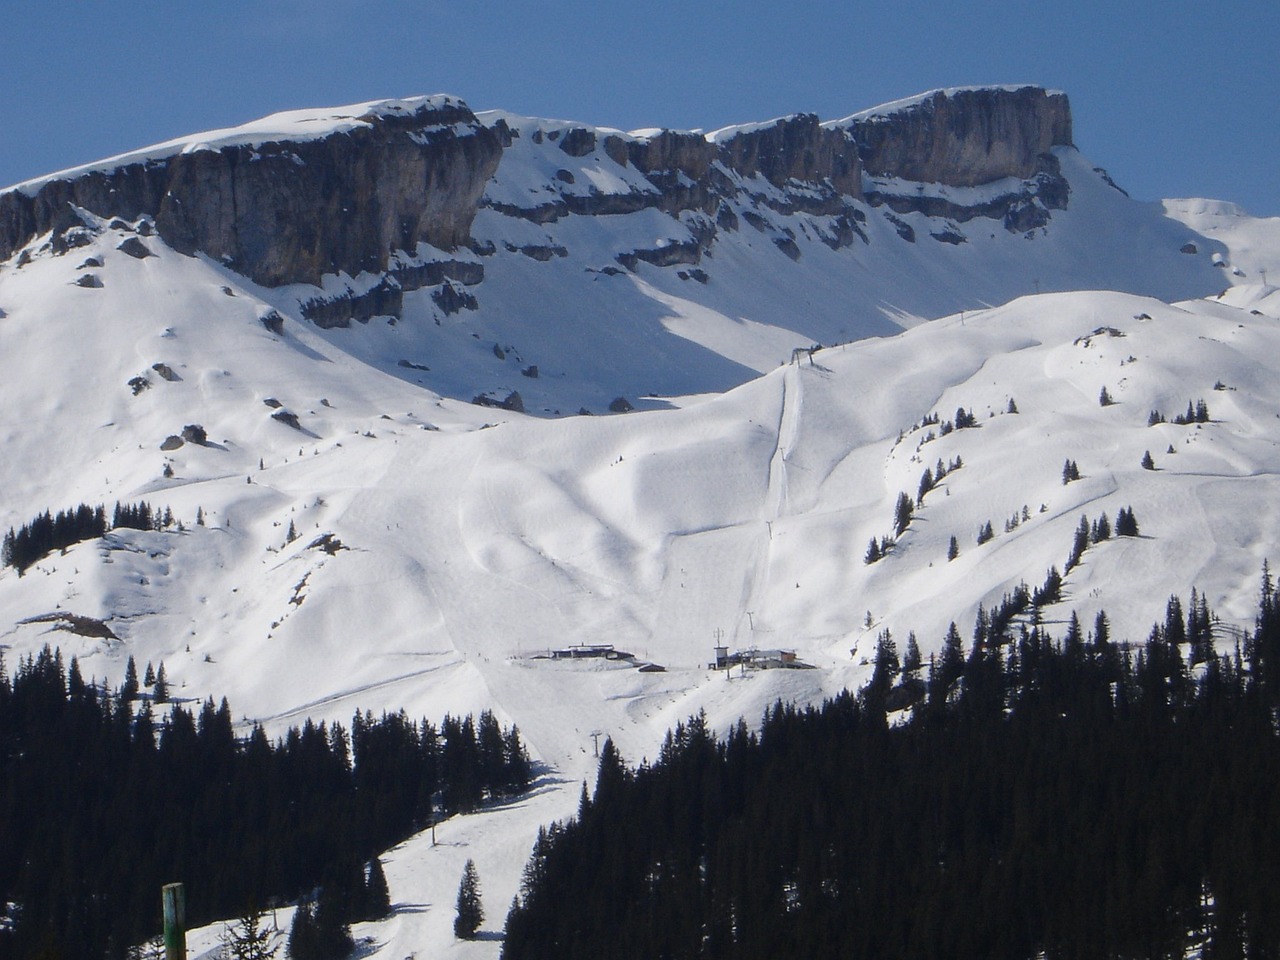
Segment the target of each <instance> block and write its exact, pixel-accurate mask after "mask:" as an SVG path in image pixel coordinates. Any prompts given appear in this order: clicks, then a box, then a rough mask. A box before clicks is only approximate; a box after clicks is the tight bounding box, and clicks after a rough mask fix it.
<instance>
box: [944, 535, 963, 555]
mask: <svg viewBox="0 0 1280 960" xmlns="http://www.w3.org/2000/svg"><path fill="white" fill-rule="evenodd" d="M958 556H960V541H959V540H957V539H956V538H955V536H954V534H953V535H952V537H951V542H950V543H949V544H947V559H948V560H954V559H955V558H956V557H958Z"/></svg>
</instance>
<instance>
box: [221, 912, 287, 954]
mask: <svg viewBox="0 0 1280 960" xmlns="http://www.w3.org/2000/svg"><path fill="white" fill-rule="evenodd" d="M270 940H271V931H270V930H268V929H266V928H265V927H263V926H262V912H261V911H260V910H250V911H249V912H248V913H246V914H245V915H244V916H242V917H241V918H240V919H239V920H237V921H236V922H235V925H234V926H229V927H224V928H223V932H222V955H223V957H225V958H226V960H271V958H272V957H274V956H275V955H276V952H277V951H278V950H279V949H280V948H279V946H269V943H270Z"/></svg>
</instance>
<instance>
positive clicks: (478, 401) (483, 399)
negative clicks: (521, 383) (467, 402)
mask: <svg viewBox="0 0 1280 960" xmlns="http://www.w3.org/2000/svg"><path fill="white" fill-rule="evenodd" d="M471 402H472V403H474V404H475V405H476V406H479V407H495V408H497V409H499V410H510V411H511V412H513V413H524V399H523V398H522V397H521V396H520V394H519V393H518V392H517V391H515V390H512V391H511V392H510V393H509V394H507V396H506V399H504V400H496V399H494V398H493V397H490V396H488V395H486V394H483V393H482V394H480V395H479V396H477V397H475V398H473V399H472V401H471Z"/></svg>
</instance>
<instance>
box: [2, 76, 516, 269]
mask: <svg viewBox="0 0 1280 960" xmlns="http://www.w3.org/2000/svg"><path fill="white" fill-rule="evenodd" d="M358 119H359V120H360V121H361V122H358V123H355V124H352V125H348V126H349V127H350V129H343V130H340V131H338V132H334V133H332V134H331V135H327V136H319V137H305V138H303V137H299V138H297V139H280V140H268V141H266V142H261V143H256V142H253V143H232V144H229V145H224V146H218V145H217V144H216V143H215V144H214V145H213V146H212V147H211V148H199V145H197V147H198V148H196V149H191V148H186V149H181V150H177V151H176V152H174V153H173V154H172V155H169V156H162V157H145V158H142V159H139V160H137V161H136V162H127V161H126V162H124V163H121V164H120V165H116V166H111V165H102V166H101V167H100V168H98V169H90V170H88V171H86V172H83V173H80V174H78V175H74V174H73V175H68V176H65V177H56V178H51V179H48V180H47V181H45V182H44V183H42V184H40V185H39V186H38V187H36V188H34V189H23V188H19V189H14V190H10V191H8V192H6V193H4V194H0V259H5V258H7V257H9V256H10V255H11V254H12V253H13V252H14V250H16V249H17V248H19V247H22V246H23V245H25V244H27V243H28V242H30V241H31V240H32V239H33V238H34V237H37V236H40V235H42V234H44V233H47V232H49V231H53V232H54V233H55V234H57V233H59V232H61V231H64V230H66V229H68V228H71V227H74V226H79V225H80V224H81V218H80V217H79V215H78V214H77V212H76V210H77V208H79V209H81V210H85V211H87V212H89V213H91V214H95V215H97V216H99V217H102V218H112V217H120V218H123V219H125V220H130V221H132V220H137V219H138V218H140V217H150V218H152V219H153V220H154V223H155V228H156V231H157V232H158V233H159V234H160V236H161V237H162V238H163V239H164V240H165V241H166V242H167V243H168V244H169V245H170V246H171V247H173V248H174V249H176V250H179V251H181V252H183V253H195V252H201V253H204V254H207V255H208V256H210V257H213V258H215V259H218V260H220V261H222V262H223V263H225V264H226V265H227V266H229V267H231V268H232V269H234V270H236V271H238V272H240V273H243V274H245V275H246V276H248V277H250V278H251V279H253V280H255V281H257V282H258V283H261V284H263V285H265V286H278V285H281V284H286V283H315V284H318V283H319V282H320V279H321V277H322V276H324V275H325V274H332V273H336V272H338V271H346V272H347V273H349V274H353V275H354V274H358V273H360V272H361V271H365V270H368V271H380V270H385V269H386V268H387V266H388V260H389V257H390V255H391V254H392V252H393V251H396V250H408V251H413V250H414V249H415V248H416V247H417V245H418V243H419V242H426V243H429V244H431V245H433V246H435V247H440V248H443V249H446V250H447V249H452V248H455V247H457V246H459V245H461V244H465V243H466V242H467V241H468V239H469V238H470V228H471V221H472V218H473V217H474V215H475V211H476V208H477V204H478V202H479V199H480V194H481V192H482V191H483V190H484V184H485V182H486V181H487V180H488V179H489V177H490V176H491V175H492V174H493V171H494V169H496V167H497V165H498V160H499V158H500V156H501V153H502V145H501V141H500V133H499V131H496V130H494V129H492V128H490V127H487V126H484V125H482V124H480V123H478V122H477V121H476V118H475V116H474V114H472V112H471V111H470V109H468V108H467V107H466V105H465V104H462V103H460V102H459V101H456V100H450V101H447V102H445V103H439V102H437V101H435V100H428V101H426V102H424V103H422V104H421V105H420V106H419V107H418V108H417V109H413V110H408V111H403V112H399V113H391V112H387V113H378V112H372V113H371V115H369V116H368V117H362V118H358Z"/></svg>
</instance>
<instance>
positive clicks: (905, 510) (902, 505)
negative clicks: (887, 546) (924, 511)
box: [893, 491, 915, 537]
mask: <svg viewBox="0 0 1280 960" xmlns="http://www.w3.org/2000/svg"><path fill="white" fill-rule="evenodd" d="M914 510H915V507H914V506H913V504H912V502H911V496H910V494H908V493H906V492H905V491H904V492H903V493H900V494H898V505H897V506H896V507H895V508H894V511H893V535H894V536H895V537H900V536H902V534H903V533H904V532H905V531H906V529H907V527H908V525H910V523H911V515H912V513H913V512H914Z"/></svg>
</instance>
